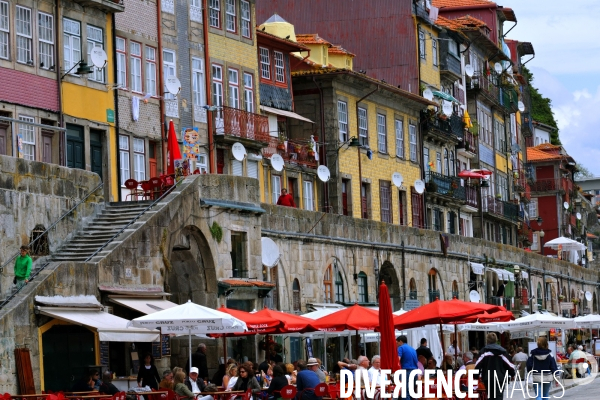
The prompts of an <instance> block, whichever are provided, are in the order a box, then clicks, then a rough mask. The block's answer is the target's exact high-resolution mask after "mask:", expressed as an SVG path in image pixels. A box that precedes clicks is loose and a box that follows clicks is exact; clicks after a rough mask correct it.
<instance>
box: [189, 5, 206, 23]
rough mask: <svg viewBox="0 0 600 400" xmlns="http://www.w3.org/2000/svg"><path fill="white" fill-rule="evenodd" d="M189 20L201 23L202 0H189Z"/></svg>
mask: <svg viewBox="0 0 600 400" xmlns="http://www.w3.org/2000/svg"><path fill="white" fill-rule="evenodd" d="M190 21H194V22H197V23H199V24H202V23H203V21H202V1H201V0H190Z"/></svg>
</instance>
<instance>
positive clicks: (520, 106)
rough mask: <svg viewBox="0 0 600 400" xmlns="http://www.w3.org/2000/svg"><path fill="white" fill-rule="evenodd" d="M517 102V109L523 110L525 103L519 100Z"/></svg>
mask: <svg viewBox="0 0 600 400" xmlns="http://www.w3.org/2000/svg"><path fill="white" fill-rule="evenodd" d="M517 104H518V106H519V111H521V112H523V111H525V104H524V103H523V102H522V101H519V102H518V103H517Z"/></svg>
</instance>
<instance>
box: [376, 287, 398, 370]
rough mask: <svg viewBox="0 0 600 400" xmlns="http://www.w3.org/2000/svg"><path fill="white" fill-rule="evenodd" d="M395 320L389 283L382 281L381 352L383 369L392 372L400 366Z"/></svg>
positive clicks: (380, 298)
mask: <svg viewBox="0 0 600 400" xmlns="http://www.w3.org/2000/svg"><path fill="white" fill-rule="evenodd" d="M393 320H394V315H393V314H392V303H391V302H390V294H389V292H388V288H387V285H386V284H385V282H382V283H381V285H379V332H380V335H381V347H380V351H379V354H381V369H390V370H392V374H393V373H394V372H395V371H396V370H398V369H399V368H400V360H399V359H398V351H397V349H396V338H395V337H394V334H395V332H394V325H393Z"/></svg>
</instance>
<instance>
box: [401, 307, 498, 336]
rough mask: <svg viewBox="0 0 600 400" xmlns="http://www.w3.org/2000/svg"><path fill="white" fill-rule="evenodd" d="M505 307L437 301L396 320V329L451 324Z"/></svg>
mask: <svg viewBox="0 0 600 400" xmlns="http://www.w3.org/2000/svg"><path fill="white" fill-rule="evenodd" d="M503 309H504V307H501V306H494V305H491V304H483V303H473V302H470V301H462V300H447V301H443V300H436V301H434V302H432V303H429V304H425V305H424V306H421V307H418V308H415V309H414V310H411V311H408V312H407V313H404V314H402V315H398V316H397V317H395V318H394V327H395V328H396V329H399V330H401V329H409V328H416V327H420V326H424V325H431V324H451V323H454V322H455V321H461V320H463V319H464V318H466V317H470V316H472V315H477V314H481V313H483V312H488V313H491V312H496V311H503Z"/></svg>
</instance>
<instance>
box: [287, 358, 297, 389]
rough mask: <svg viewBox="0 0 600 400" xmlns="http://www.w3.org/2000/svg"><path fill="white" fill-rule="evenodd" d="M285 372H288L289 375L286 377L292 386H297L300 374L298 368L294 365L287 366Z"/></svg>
mask: <svg viewBox="0 0 600 400" xmlns="http://www.w3.org/2000/svg"><path fill="white" fill-rule="evenodd" d="M285 371H286V372H287V374H286V375H285V377H286V378H287V379H288V382H289V383H290V385H295V384H296V374H297V373H298V372H297V371H296V367H294V364H289V363H288V364H285Z"/></svg>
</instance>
